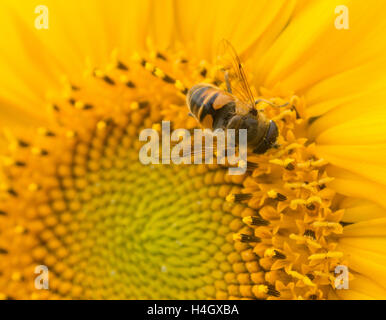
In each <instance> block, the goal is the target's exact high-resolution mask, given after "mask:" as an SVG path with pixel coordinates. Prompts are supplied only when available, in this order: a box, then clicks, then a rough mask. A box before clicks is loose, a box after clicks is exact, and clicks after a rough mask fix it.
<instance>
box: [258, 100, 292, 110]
mask: <svg viewBox="0 0 386 320" xmlns="http://www.w3.org/2000/svg"><path fill="white" fill-rule="evenodd" d="M260 102H265V103H267V104H269V105H270V106H272V107H276V108H282V107H286V106H288V104H289V103H288V102H286V103H284V104H282V105H280V106H278V105H276V104H274V103H272V102H271V101H268V100H265V99H257V100H255V105H257V104H258V103H260Z"/></svg>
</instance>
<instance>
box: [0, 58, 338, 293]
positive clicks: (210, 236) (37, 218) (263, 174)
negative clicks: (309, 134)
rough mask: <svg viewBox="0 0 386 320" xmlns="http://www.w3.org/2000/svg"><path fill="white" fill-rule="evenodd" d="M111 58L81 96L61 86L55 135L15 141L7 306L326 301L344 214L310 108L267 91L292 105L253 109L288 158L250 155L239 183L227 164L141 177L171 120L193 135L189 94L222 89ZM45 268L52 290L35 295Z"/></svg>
mask: <svg viewBox="0 0 386 320" xmlns="http://www.w3.org/2000/svg"><path fill="white" fill-rule="evenodd" d="M115 57H116V56H115V55H113V57H112V62H111V64H109V65H107V66H106V68H105V69H103V70H102V69H92V68H89V69H88V70H86V72H85V75H84V79H83V80H82V81H81V84H73V83H70V82H68V81H66V80H63V81H64V89H63V92H61V93H60V94H59V95H58V94H55V95H51V96H52V98H53V103H52V105H51V112H52V115H53V117H54V119H55V123H54V124H53V125H52V127H51V128H49V129H47V128H39V130H38V134H37V135H36V136H35V137H34V138H32V139H28V138H22V139H20V138H12V137H10V140H11V141H10V153H9V155H8V157H7V158H5V159H6V161H5V164H6V165H7V166H6V167H5V170H4V172H5V175H6V177H7V184H6V185H4V186H3V191H4V192H3V195H2V198H3V199H4V201H3V204H2V207H1V208H0V222H1V225H0V226H1V227H0V228H1V230H2V233H1V235H0V255H2V258H3V257H4V259H1V262H0V263H1V264H0V271H1V273H0V279H1V280H2V281H1V282H0V294H2V297H4V298H49V297H54V298H55V297H57V298H61V297H67V298H123V299H205V298H212V299H216V298H217V299H228V298H251V299H256V298H257V299H265V298H284V299H286V298H300V297H301V298H307V299H315V298H325V297H326V296H327V294H328V290H329V288H330V287H331V284H332V283H333V280H334V279H333V270H334V268H335V266H336V265H338V264H339V263H340V262H341V260H342V253H341V252H337V251H335V250H334V249H335V246H336V242H335V236H336V235H337V234H339V233H342V226H341V225H340V224H339V221H340V220H341V217H342V212H341V211H334V209H333V208H334V206H333V205H334V202H333V198H334V192H333V191H332V190H330V189H329V188H328V182H329V181H331V179H332V178H330V177H328V175H327V174H326V172H325V170H324V168H325V165H326V162H325V161H323V159H317V158H316V157H315V156H314V154H313V144H309V143H308V141H307V139H306V138H305V137H304V132H305V130H304V126H305V123H304V121H303V119H302V118H301V115H302V114H303V110H304V102H303V101H302V99H299V98H296V97H292V95H291V94H288V93H286V94H280V95H278V94H277V93H275V92H274V91H268V90H265V89H261V90H260V93H261V96H262V97H264V98H265V99H268V100H270V101H271V102H273V103H276V104H278V105H282V104H283V102H289V105H288V106H286V107H284V108H276V107H274V106H271V105H269V104H265V103H264V102H261V103H260V104H258V105H257V106H256V108H257V109H264V111H261V112H264V113H265V114H266V116H267V117H268V118H269V119H272V120H274V121H275V122H276V124H277V125H278V128H279V132H280V136H279V138H278V143H279V145H280V147H279V148H278V149H273V150H270V151H268V152H267V153H266V154H264V155H259V156H257V155H254V154H250V155H249V156H248V172H247V173H246V174H245V175H243V176H230V175H228V174H227V172H228V171H227V168H226V167H225V166H221V165H143V164H141V163H140V162H139V161H138V152H139V149H140V147H141V143H140V142H139V141H138V135H139V132H140V131H141V130H142V129H144V128H152V127H154V125H158V124H159V123H160V121H162V120H170V121H172V124H173V127H174V128H188V129H191V128H194V127H196V126H197V123H196V122H195V120H194V119H191V118H189V117H188V116H187V113H188V111H187V108H186V106H185V105H184V103H185V102H184V96H183V94H184V93H186V88H188V87H190V86H191V85H192V84H194V83H197V82H212V83H217V84H218V85H220V86H222V85H223V84H221V83H219V82H218V79H216V77H215V72H216V71H215V69H216V68H215V66H211V65H210V64H208V63H207V62H197V61H194V60H192V61H188V60H187V59H185V58H184V57H183V55H181V54H177V53H175V52H171V53H170V54H167V55H166V54H159V53H158V54H157V53H155V54H150V55H149V57H146V59H142V58H141V59H138V57H137V58H136V59H135V60H136V61H137V62H132V63H127V64H126V63H122V62H120V61H118V60H117V59H116V58H115ZM138 62H139V63H138ZM197 66H198V67H197ZM169 74H170V75H173V77H172V76H170V75H169ZM157 78H158V79H157ZM177 79H181V81H180V80H177ZM176 88H177V89H176ZM38 265H44V266H47V268H48V271H49V290H37V289H36V288H35V287H34V283H35V282H34V281H35V277H36V274H35V273H34V270H35V268H36V266H38Z"/></svg>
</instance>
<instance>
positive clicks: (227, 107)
mask: <svg viewBox="0 0 386 320" xmlns="http://www.w3.org/2000/svg"><path fill="white" fill-rule="evenodd" d="M186 101H187V105H188V107H189V109H190V112H191V113H192V114H193V115H194V116H195V118H196V119H197V120H198V121H199V122H200V123H201V125H202V126H203V127H204V128H208V129H217V128H221V127H224V125H226V123H224V121H225V119H227V118H228V117H227V115H228V114H230V113H234V111H235V98H234V97H233V96H232V95H230V94H228V93H227V92H225V91H222V90H221V89H219V88H217V87H214V86H212V85H209V84H198V85H195V86H193V87H192V88H191V89H190V90H189V92H188V94H187V98H186Z"/></svg>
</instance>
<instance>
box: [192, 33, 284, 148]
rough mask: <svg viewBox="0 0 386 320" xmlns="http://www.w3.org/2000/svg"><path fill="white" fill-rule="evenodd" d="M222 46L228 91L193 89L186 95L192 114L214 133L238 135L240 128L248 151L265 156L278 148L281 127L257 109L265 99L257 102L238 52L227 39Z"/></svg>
mask: <svg viewBox="0 0 386 320" xmlns="http://www.w3.org/2000/svg"><path fill="white" fill-rule="evenodd" d="M221 45H222V53H221V55H220V57H221V58H220V59H221V61H222V62H223V64H224V66H223V71H224V74H225V83H226V87H227V89H226V91H225V90H222V89H220V88H219V87H217V86H215V85H212V84H207V83H200V84H197V85H194V86H193V87H191V88H190V89H189V91H188V93H187V96H186V104H187V106H188V108H189V111H190V115H192V116H193V117H194V118H195V119H196V120H197V121H198V122H199V123H200V124H201V126H203V127H204V128H207V129H211V130H216V129H223V130H224V131H226V130H227V129H235V134H236V136H238V131H239V130H240V129H247V144H248V148H249V149H251V150H252V152H254V153H256V154H263V153H265V152H266V151H267V150H269V149H271V148H273V147H277V144H276V140H277V137H278V135H279V131H278V127H277V125H276V123H275V122H274V121H273V120H270V119H268V118H267V117H266V116H265V115H264V113H263V112H262V111H257V110H256V109H255V105H256V104H257V103H259V102H260V101H262V99H260V100H255V99H254V97H253V94H252V91H251V89H250V86H249V84H248V81H247V78H246V76H245V72H244V69H243V67H242V65H241V62H240V58H239V57H238V55H237V53H236V50H235V49H234V48H233V47H232V45H231V44H230V43H229V42H228V41H226V40H223V42H222V44H221ZM268 103H269V102H268Z"/></svg>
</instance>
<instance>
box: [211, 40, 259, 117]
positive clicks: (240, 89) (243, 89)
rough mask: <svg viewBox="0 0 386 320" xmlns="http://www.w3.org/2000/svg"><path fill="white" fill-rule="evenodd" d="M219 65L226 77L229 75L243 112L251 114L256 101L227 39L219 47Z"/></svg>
mask: <svg viewBox="0 0 386 320" xmlns="http://www.w3.org/2000/svg"><path fill="white" fill-rule="evenodd" d="M217 64H218V65H219V68H220V70H221V71H223V73H224V75H225V73H227V74H228V79H229V83H230V85H231V90H232V93H233V94H234V95H235V96H236V97H237V98H238V99H239V100H240V102H241V103H240V104H239V107H240V108H243V109H244V110H241V111H244V112H243V113H245V112H246V113H247V112H249V111H250V109H251V108H253V106H254V105H255V99H254V97H253V94H252V91H251V88H250V87H249V84H248V81H247V78H246V76H245V72H244V69H243V66H242V64H241V61H240V58H239V56H238V55H237V52H236V50H235V49H234V48H233V46H232V45H231V44H230V42H229V41H227V40H225V39H224V40H222V41H221V42H220V45H219V50H218V55H217ZM224 80H225V77H224Z"/></svg>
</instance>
